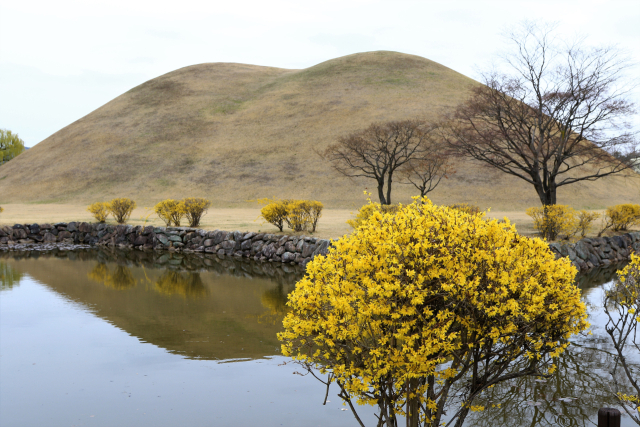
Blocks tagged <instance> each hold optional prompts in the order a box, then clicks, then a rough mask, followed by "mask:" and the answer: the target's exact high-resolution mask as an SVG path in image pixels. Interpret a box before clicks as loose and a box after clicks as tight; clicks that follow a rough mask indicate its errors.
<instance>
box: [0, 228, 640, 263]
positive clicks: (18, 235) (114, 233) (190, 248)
mask: <svg viewBox="0 0 640 427" xmlns="http://www.w3.org/2000/svg"><path fill="white" fill-rule="evenodd" d="M61 245H63V246H65V245H66V246H69V247H73V246H75V247H78V246H108V247H117V248H130V249H140V250H159V251H171V252H184V253H212V254H217V255H226V256H233V257H238V258H252V259H255V260H263V261H273V262H282V263H290V264H299V265H303V266H304V265H306V264H307V263H308V262H309V261H310V260H311V259H313V257H315V256H316V255H318V254H322V255H324V254H326V253H327V252H328V250H329V247H330V246H331V241H330V240H326V239H318V238H315V237H309V236H288V235H284V236H283V235H278V234H269V233H255V232H246V231H223V230H214V231H205V230H201V229H197V228H189V227H153V226H146V227H145V226H132V225H111V224H95V223H94V224H92V223H87V222H69V223H65V222H60V223H56V224H16V225H14V226H13V227H10V226H3V227H0V250H23V249H24V248H26V247H33V246H38V247H39V248H42V249H45V250H46V249H52V248H54V247H60V246H61ZM549 247H550V248H551V250H552V251H553V252H554V253H555V254H556V258H560V257H569V259H570V260H571V261H572V262H573V264H574V265H575V266H576V267H577V268H578V270H579V271H583V272H584V271H588V270H590V269H592V268H596V267H607V266H609V265H612V264H616V263H619V262H624V261H626V260H628V259H629V257H630V255H631V253H632V252H634V251H635V252H636V253H640V232H632V233H627V234H623V235H620V236H613V237H599V238H585V239H582V240H580V241H578V242H577V243H565V244H560V243H551V244H550V245H549Z"/></svg>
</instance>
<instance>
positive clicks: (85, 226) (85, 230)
mask: <svg viewBox="0 0 640 427" xmlns="http://www.w3.org/2000/svg"><path fill="white" fill-rule="evenodd" d="M78 230H80V231H81V232H83V233H91V232H92V231H93V229H92V227H91V224H89V223H88V222H81V223H80V225H79V226H78Z"/></svg>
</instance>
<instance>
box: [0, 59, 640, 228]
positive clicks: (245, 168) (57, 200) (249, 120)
mask: <svg viewBox="0 0 640 427" xmlns="http://www.w3.org/2000/svg"><path fill="white" fill-rule="evenodd" d="M477 84H478V83H477V82H475V81H473V80H471V79H469V78H467V77H465V76H463V75H461V74H459V73H457V72H455V71H453V70H451V69H449V68H447V67H445V66H443V65H440V64H438V63H435V62H433V61H430V60H428V59H425V58H422V57H418V56H413V55H406V54H402V53H396V52H369V53H360V54H354V55H349V56H345V57H342V58H337V59H333V60H330V61H326V62H323V63H321V64H318V65H316V66H313V67H310V68H307V69H304V70H287V69H279V68H270V67H260V66H254V65H244V64H230V63H211V64H200V65H194V66H190V67H185V68H182V69H179V70H176V71H173V72H170V73H168V74H165V75H163V76H160V77H158V78H155V79H152V80H149V81H147V82H146V83H143V84H141V85H140V86H137V87H135V88H133V89H131V90H130V91H128V92H126V93H124V94H122V95H121V96H119V97H117V98H115V99H114V100H112V101H111V102H109V103H107V104H105V105H104V106H102V107H100V108H98V109H97V110H95V111H93V112H92V113H90V114H88V115H87V116H85V117H83V118H81V119H79V120H78V121H76V122H74V123H72V124H70V125H69V126H67V127H65V128H63V129H61V130H60V131H58V132H56V133H55V134H53V135H51V136H50V137H49V138H47V139H46V140H44V141H42V142H41V143H39V144H38V145H36V146H35V147H33V148H32V149H30V150H28V151H26V152H24V153H23V154H21V155H20V156H18V157H17V158H16V159H14V160H12V161H10V162H8V163H6V164H4V165H2V166H0V204H2V205H5V204H7V203H10V204H16V203H30V204H31V203H39V204H42V203H44V205H40V209H42V210H43V212H48V211H49V208H52V207H53V206H57V205H59V204H68V203H70V204H74V205H86V204H89V203H91V202H95V201H102V200H110V199H112V198H114V197H124V196H126V197H131V198H133V199H135V200H136V201H137V202H138V205H139V206H153V205H155V203H157V202H158V201H160V200H162V199H165V198H169V197H171V198H183V197H189V196H193V197H206V198H208V199H210V200H212V202H213V204H214V207H216V208H251V207H252V206H254V205H253V204H252V203H250V202H248V200H250V199H256V198H262V197H279V198H309V199H316V200H320V201H322V202H323V203H324V204H325V206H327V207H329V208H334V209H338V210H340V209H346V210H354V209H357V207H359V206H360V205H362V204H363V203H364V199H363V197H362V191H363V190H364V189H365V188H368V189H369V190H373V182H372V181H367V180H365V179H349V178H345V177H343V176H340V175H339V174H338V173H337V172H335V171H334V170H333V169H331V167H330V165H329V164H328V163H327V162H326V161H325V160H323V159H322V158H320V157H319V156H318V155H317V154H316V152H317V151H321V150H323V148H325V147H326V146H327V145H328V144H330V143H332V142H334V141H335V140H336V139H337V138H338V137H339V136H341V135H345V134H348V133H350V132H353V131H356V130H359V129H362V128H364V127H366V126H368V125H369V124H370V123H372V122H375V121H387V120H394V119H406V118H424V119H427V120H435V119H436V118H437V117H439V115H441V114H442V113H444V112H446V111H448V110H449V109H451V108H452V107H453V106H455V105H457V104H458V103H459V102H461V101H463V100H464V99H465V98H466V96H467V94H468V90H469V88H470V87H472V86H473V85H477ZM456 170H457V173H456V174H454V175H452V176H451V177H450V178H449V179H447V180H443V182H442V183H441V184H440V187H438V188H437V189H436V191H434V192H432V193H430V194H429V196H430V198H431V199H432V200H434V202H436V203H441V204H450V203H455V202H469V203H474V204H477V205H479V206H481V207H482V208H488V207H491V208H493V209H495V210H504V211H522V210H524V209H525V208H526V207H528V206H535V205H538V204H539V202H538V199H537V197H536V195H535V192H534V191H533V188H532V187H530V186H529V185H528V184H526V183H524V182H523V181H520V180H518V179H516V178H513V177H510V176H507V175H504V174H499V173H498V172H495V171H492V170H489V169H486V168H485V167H482V166H479V165H477V164H474V163H471V162H467V161H464V162H459V164H458V165H457V167H456ZM413 194H414V191H412V187H410V186H407V185H401V184H396V185H395V189H394V193H393V195H392V197H393V201H394V202H396V201H400V202H403V203H406V202H409V201H410V197H411V196H412V195H413ZM558 199H559V203H563V204H570V205H572V206H574V207H576V208H589V209H602V208H604V207H606V206H607V205H612V204H617V203H623V202H638V201H639V200H640V179H639V175H638V174H635V173H630V174H629V175H627V176H618V177H613V178H607V179H602V180H599V181H596V182H585V183H580V184H576V185H572V186H569V187H563V188H561V189H560V190H559V195H558ZM14 206H18V205H14ZM11 209H13V208H11ZM238 212H243V211H238ZM336 212H337V211H336ZM65 219H67V220H68V219H70V218H65Z"/></svg>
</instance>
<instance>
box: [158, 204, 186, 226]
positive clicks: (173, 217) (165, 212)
mask: <svg viewBox="0 0 640 427" xmlns="http://www.w3.org/2000/svg"><path fill="white" fill-rule="evenodd" d="M153 209H154V210H155V212H156V214H157V215H158V217H160V219H161V220H163V221H164V223H165V224H167V227H169V226H170V225H171V223H173V225H175V226H176V227H180V221H182V218H183V217H184V215H185V213H186V211H185V206H184V203H183V202H181V201H180V200H173V199H167V200H163V201H161V202H160V203H158V204H157V205H155V206H154V208H153Z"/></svg>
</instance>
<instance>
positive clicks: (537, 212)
mask: <svg viewBox="0 0 640 427" xmlns="http://www.w3.org/2000/svg"><path fill="white" fill-rule="evenodd" d="M526 212H527V215H529V216H530V217H531V218H533V227H534V228H535V229H536V230H538V232H539V233H540V235H541V236H542V237H544V238H545V239H547V240H555V239H556V238H557V237H558V236H559V235H560V234H565V236H566V237H568V236H569V235H571V234H572V232H574V230H575V229H576V228H577V226H578V219H577V216H576V213H575V210H574V209H573V208H572V207H570V206H567V205H547V206H540V207H535V208H528V209H527V211H526Z"/></svg>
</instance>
